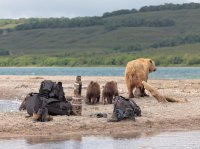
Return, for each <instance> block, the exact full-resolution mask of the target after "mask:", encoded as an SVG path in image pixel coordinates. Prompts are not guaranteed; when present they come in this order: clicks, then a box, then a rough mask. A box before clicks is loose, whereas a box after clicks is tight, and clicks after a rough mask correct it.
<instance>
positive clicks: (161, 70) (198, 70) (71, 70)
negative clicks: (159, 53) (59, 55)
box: [0, 67, 200, 79]
mask: <svg viewBox="0 0 200 149" xmlns="http://www.w3.org/2000/svg"><path fill="white" fill-rule="evenodd" d="M124 70H125V68H124V67H110V68H109V67H106V68H104V67H48V68H46V67H45V68H41V67H40V68H0V75H31V76H78V75H81V76H124ZM150 79H200V67H158V68H157V71H156V72H153V73H151V74H150Z"/></svg>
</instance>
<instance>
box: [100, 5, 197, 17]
mask: <svg viewBox="0 0 200 149" xmlns="http://www.w3.org/2000/svg"><path fill="white" fill-rule="evenodd" d="M198 8H200V4H199V3H185V4H172V3H166V4H164V5H158V6H144V7H141V8H140V9H139V10H136V9H131V10H129V9H121V10H116V11H113V12H105V13H104V14H103V16H102V17H104V18H106V17H111V16H118V15H125V14H132V13H138V12H151V11H163V10H180V9H198Z"/></svg>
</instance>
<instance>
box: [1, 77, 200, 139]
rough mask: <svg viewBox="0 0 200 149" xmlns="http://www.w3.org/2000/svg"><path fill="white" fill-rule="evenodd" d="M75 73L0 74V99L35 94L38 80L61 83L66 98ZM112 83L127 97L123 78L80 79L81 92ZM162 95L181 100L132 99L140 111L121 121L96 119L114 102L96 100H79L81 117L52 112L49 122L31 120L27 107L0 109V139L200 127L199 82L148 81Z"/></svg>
mask: <svg viewBox="0 0 200 149" xmlns="http://www.w3.org/2000/svg"><path fill="white" fill-rule="evenodd" d="M75 78H76V77H75V76H52V77H49V76H39V77H38V76H0V99H6V100H14V99H19V100H21V101H22V100H23V99H24V97H25V96H26V95H27V94H28V93H30V92H38V90H39V86H40V82H41V81H43V80H45V79H50V80H54V81H62V82H63V86H64V91H65V95H66V96H73V84H74V82H75ZM111 80H114V81H117V83H118V89H119V93H120V95H122V96H125V97H127V96H128V94H127V89H126V86H125V83H124V77H96V76H94V77H82V83H83V89H82V96H83V97H85V93H86V88H87V85H88V84H89V82H90V81H97V82H98V83H99V84H100V86H101V90H102V86H103V85H104V84H105V83H106V82H107V81H111ZM148 82H149V83H150V84H151V85H153V86H154V87H155V88H157V89H158V91H159V92H160V93H161V94H162V95H167V96H169V97H173V98H176V99H180V100H182V101H185V100H187V102H180V103H158V102H157V100H155V99H154V98H153V97H152V96H151V95H150V93H148V92H147V93H148V94H149V95H150V97H145V98H142V97H141V98H134V100H135V101H136V103H137V104H138V105H139V106H140V108H141V110H142V116H141V117H137V118H136V121H132V120H124V121H121V122H117V123H111V122H109V123H108V122H107V119H106V118H96V117H95V114H96V113H98V112H103V113H107V114H108V117H110V116H111V115H112V110H113V105H103V104H102V103H99V104H97V105H95V106H91V105H85V104H84V102H83V107H82V116H54V117H53V121H50V122H37V123H33V122H32V119H31V118H25V116H26V115H27V114H26V111H23V112H15V113H0V134H1V136H0V138H5V137H28V136H75V135H112V136H115V137H117V136H123V135H129V134H130V135H133V134H135V135H143V136H145V135H149V134H150V133H152V132H154V133H156V132H159V131H170V130H199V129H200V125H199V123H200V109H199V107H200V80H149V81H148Z"/></svg>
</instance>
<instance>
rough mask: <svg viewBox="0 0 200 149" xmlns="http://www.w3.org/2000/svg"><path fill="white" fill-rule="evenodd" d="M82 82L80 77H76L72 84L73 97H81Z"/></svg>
mask: <svg viewBox="0 0 200 149" xmlns="http://www.w3.org/2000/svg"><path fill="white" fill-rule="evenodd" d="M81 90H82V82H81V76H77V77H76V82H75V83H74V96H75V97H81Z"/></svg>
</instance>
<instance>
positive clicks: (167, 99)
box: [142, 81, 187, 102]
mask: <svg viewBox="0 0 200 149" xmlns="http://www.w3.org/2000/svg"><path fill="white" fill-rule="evenodd" d="M142 84H143V85H144V88H145V89H146V90H148V91H149V92H150V93H151V95H152V96H153V97H155V98H156V100H157V101H158V102H184V101H182V100H178V99H175V98H172V97H167V96H163V95H161V94H160V93H159V92H158V90H157V89H156V88H154V87H153V86H151V85H150V84H149V83H147V82H145V81H142ZM185 101H187V100H185Z"/></svg>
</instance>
